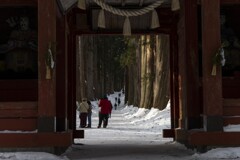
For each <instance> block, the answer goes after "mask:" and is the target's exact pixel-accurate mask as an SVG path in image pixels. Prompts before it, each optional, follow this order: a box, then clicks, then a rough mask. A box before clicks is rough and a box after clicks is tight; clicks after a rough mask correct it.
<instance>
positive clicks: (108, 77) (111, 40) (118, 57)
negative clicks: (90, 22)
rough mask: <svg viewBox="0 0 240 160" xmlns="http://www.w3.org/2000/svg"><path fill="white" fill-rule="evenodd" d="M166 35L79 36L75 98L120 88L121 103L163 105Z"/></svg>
mask: <svg viewBox="0 0 240 160" xmlns="http://www.w3.org/2000/svg"><path fill="white" fill-rule="evenodd" d="M169 52H170V47H169V36H168V35H164V34H161V35H139V36H129V37H124V36H112V35H111V36H107V35H106V36H99V35H86V36H79V37H78V40H77V60H76V62H77V65H76V67H77V68H76V71H77V80H76V82H77V85H76V86H77V93H76V94H77V100H78V101H80V100H81V98H82V97H87V98H88V99H90V100H95V99H99V98H101V97H102V96H103V95H105V94H111V93H113V92H114V91H120V90H123V92H124V93H125V103H127V104H128V105H134V106H138V107H141V108H148V109H150V108H152V107H154V108H158V109H164V108H165V107H166V104H167V103H168V101H169V94H170V91H169V90H170V89H169V55H170V53H169Z"/></svg>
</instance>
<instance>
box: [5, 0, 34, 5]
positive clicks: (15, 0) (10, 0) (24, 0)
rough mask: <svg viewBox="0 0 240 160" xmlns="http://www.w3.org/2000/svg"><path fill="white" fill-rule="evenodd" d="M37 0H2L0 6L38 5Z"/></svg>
mask: <svg viewBox="0 0 240 160" xmlns="http://www.w3.org/2000/svg"><path fill="white" fill-rule="evenodd" d="M37 4H38V3H37V0H1V2H0V7H14V6H16V7H20V6H35V7H36V6H37Z"/></svg>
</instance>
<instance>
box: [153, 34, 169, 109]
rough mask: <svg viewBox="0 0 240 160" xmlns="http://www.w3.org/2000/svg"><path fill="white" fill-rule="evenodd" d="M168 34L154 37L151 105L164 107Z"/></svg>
mask: <svg viewBox="0 0 240 160" xmlns="http://www.w3.org/2000/svg"><path fill="white" fill-rule="evenodd" d="M169 43H170V42H169V36H168V35H163V34H162V35H158V36H157V37H156V54H155V66H156V68H155V75H156V76H155V81H154V87H153V88H154V98H153V99H154V100H153V107H154V108H158V109H160V110H162V109H164V108H165V107H166V105H167V103H168V101H169V72H170V70H169V55H170V46H169Z"/></svg>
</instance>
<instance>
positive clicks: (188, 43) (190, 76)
mask: <svg viewBox="0 0 240 160" xmlns="http://www.w3.org/2000/svg"><path fill="white" fill-rule="evenodd" d="M182 6H183V7H182V9H181V11H180V20H179V25H178V33H179V39H178V41H179V44H178V46H181V47H179V62H178V63H179V65H178V68H179V76H178V78H179V97H180V98H179V101H180V102H179V104H180V127H187V128H194V127H199V126H198V124H197V123H195V124H191V122H192V121H195V120H197V119H198V116H199V114H200V105H199V104H200V99H199V73H198V70H199V65H198V41H197V39H198V38H197V33H198V31H197V1H195V0H186V1H184V2H182ZM193 119H194V120H193ZM186 120H188V121H187V122H188V123H187V126H184V125H185V124H186V123H185V122H186Z"/></svg>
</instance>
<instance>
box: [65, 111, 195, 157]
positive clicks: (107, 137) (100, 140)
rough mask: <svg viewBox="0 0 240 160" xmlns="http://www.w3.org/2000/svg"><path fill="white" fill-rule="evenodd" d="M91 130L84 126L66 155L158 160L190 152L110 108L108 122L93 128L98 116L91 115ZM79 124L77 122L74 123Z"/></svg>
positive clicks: (187, 155) (183, 155)
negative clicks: (131, 121)
mask: <svg viewBox="0 0 240 160" xmlns="http://www.w3.org/2000/svg"><path fill="white" fill-rule="evenodd" d="M92 120H93V124H92V126H93V127H92V128H91V129H85V138H84V139H77V140H75V143H78V145H77V144H76V145H73V146H72V147H71V148H70V149H69V151H68V152H66V154H65V155H66V156H67V157H68V158H69V159H72V160H78V159H86V160H87V159H88V160H95V159H98V160H101V159H102V160H103V159H104V160H113V159H114V160H123V159H124V160H126V159H133V160H134V159H137V160H146V159H151V160H157V159H158V160H159V159H167V160H171V159H172V160H174V159H187V157H189V156H191V155H192V154H193V152H192V151H191V150H187V149H185V148H184V147H183V146H182V145H179V144H175V143H174V142H172V140H171V139H163V138H162V135H161V131H159V132H152V131H151V130H148V129H146V128H145V127H141V125H134V124H131V123H130V120H129V119H126V118H125V115H124V113H122V112H121V111H120V110H114V111H113V113H112V116H111V118H110V119H109V125H108V127H107V128H106V129H105V128H96V126H97V123H98V117H97V114H96V112H95V113H94V114H93V117H92ZM78 123H79V122H78Z"/></svg>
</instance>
